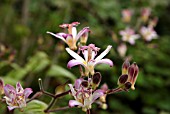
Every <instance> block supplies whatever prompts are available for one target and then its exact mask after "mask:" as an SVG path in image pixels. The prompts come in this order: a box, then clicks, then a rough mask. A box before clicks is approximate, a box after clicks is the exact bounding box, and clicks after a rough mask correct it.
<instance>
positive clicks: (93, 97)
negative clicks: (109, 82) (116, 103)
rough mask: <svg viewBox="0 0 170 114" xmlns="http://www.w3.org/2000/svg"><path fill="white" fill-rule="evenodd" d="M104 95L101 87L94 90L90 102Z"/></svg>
mask: <svg viewBox="0 0 170 114" xmlns="http://www.w3.org/2000/svg"><path fill="white" fill-rule="evenodd" d="M103 95H104V91H103V90H101V89H98V90H96V91H95V92H94V93H93V95H92V103H93V102H94V101H95V100H96V99H97V98H99V97H101V96H103Z"/></svg>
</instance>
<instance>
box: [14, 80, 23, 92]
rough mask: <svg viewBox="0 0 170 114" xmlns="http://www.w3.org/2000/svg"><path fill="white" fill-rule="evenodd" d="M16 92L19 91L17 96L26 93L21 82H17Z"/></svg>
mask: <svg viewBox="0 0 170 114" xmlns="http://www.w3.org/2000/svg"><path fill="white" fill-rule="evenodd" d="M16 91H17V94H19V93H23V92H24V89H23V88H22V86H21V84H20V83H19V82H17V84H16Z"/></svg>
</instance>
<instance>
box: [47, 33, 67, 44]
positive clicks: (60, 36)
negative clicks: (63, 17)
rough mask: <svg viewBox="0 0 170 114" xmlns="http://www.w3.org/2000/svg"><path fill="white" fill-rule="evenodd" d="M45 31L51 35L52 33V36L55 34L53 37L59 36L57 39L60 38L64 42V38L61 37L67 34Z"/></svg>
mask: <svg viewBox="0 0 170 114" xmlns="http://www.w3.org/2000/svg"><path fill="white" fill-rule="evenodd" d="M47 33H48V34H51V35H53V36H55V37H57V38H59V39H61V40H63V41H64V42H66V40H65V38H64V37H63V35H67V34H65V33H58V34H54V33H52V32H48V31H47Z"/></svg>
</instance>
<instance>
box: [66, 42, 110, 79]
mask: <svg viewBox="0 0 170 114" xmlns="http://www.w3.org/2000/svg"><path fill="white" fill-rule="evenodd" d="M111 47H112V46H111V45H109V46H108V47H107V49H106V50H105V51H103V52H102V53H101V54H100V55H99V56H98V57H96V58H95V56H96V55H97V51H98V50H99V48H97V47H95V45H94V44H89V46H82V47H81V51H82V53H83V55H84V58H85V59H83V58H82V57H81V56H79V55H78V54H77V53H75V52H74V51H72V50H71V49H69V48H66V51H67V52H68V53H69V54H70V55H71V56H72V57H73V58H74V59H72V60H70V61H69V62H68V64H67V67H68V68H71V67H73V66H76V65H82V66H83V67H84V68H85V76H88V75H89V73H90V74H91V75H94V67H95V66H96V65H97V64H101V63H105V64H109V65H110V66H111V67H112V66H113V62H112V61H111V60H110V59H103V57H104V56H105V55H106V54H107V53H108V52H109V51H110V50H111Z"/></svg>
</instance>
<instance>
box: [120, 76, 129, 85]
mask: <svg viewBox="0 0 170 114" xmlns="http://www.w3.org/2000/svg"><path fill="white" fill-rule="evenodd" d="M127 79H128V75H127V74H123V75H121V76H120V77H119V79H118V85H121V84H125V82H126V81H127Z"/></svg>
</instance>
